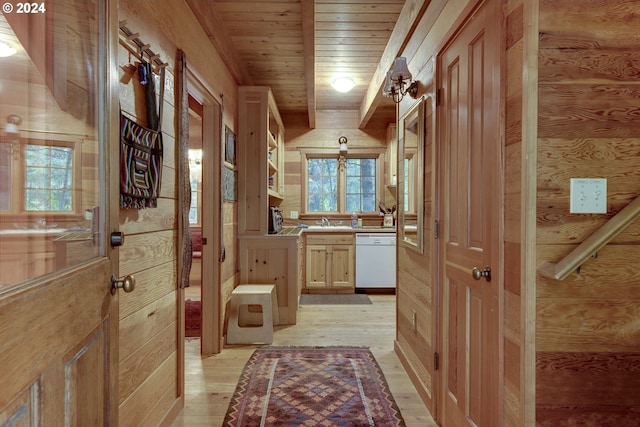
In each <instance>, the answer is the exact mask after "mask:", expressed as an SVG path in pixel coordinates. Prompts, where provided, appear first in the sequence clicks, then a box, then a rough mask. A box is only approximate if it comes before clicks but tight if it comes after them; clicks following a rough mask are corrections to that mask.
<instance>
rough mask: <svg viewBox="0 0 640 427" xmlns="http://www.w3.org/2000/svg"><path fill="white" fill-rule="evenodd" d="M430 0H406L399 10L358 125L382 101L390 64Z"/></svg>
mask: <svg viewBox="0 0 640 427" xmlns="http://www.w3.org/2000/svg"><path fill="white" fill-rule="evenodd" d="M430 3H431V0H407V1H406V2H405V4H404V6H403V7H402V11H400V16H399V17H398V20H397V22H396V25H395V27H394V28H393V31H392V33H391V37H390V38H389V42H388V43H387V46H386V47H385V49H384V53H383V54H382V58H381V59H380V63H379V64H378V67H377V68H376V72H375V74H374V75H373V78H372V79H371V83H370V84H369V87H368V88H367V93H366V95H365V97H364V98H363V100H362V104H361V105H360V112H359V120H358V126H359V127H360V128H361V129H362V128H364V127H366V125H367V123H368V122H369V120H370V119H371V117H372V116H373V114H374V113H375V111H376V108H377V107H378V105H380V102H381V101H382V86H383V85H384V81H385V78H386V76H387V71H388V70H389V69H390V68H391V64H393V61H394V60H395V59H396V58H397V56H398V54H399V53H400V52H402V50H403V49H404V47H405V46H406V44H407V42H408V40H409V39H410V38H411V35H412V34H413V31H414V30H415V29H416V26H417V25H418V23H419V22H420V19H421V18H422V16H423V15H424V13H425V11H426V10H427V7H428V6H429V4H430Z"/></svg>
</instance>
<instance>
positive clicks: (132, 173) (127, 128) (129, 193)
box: [120, 114, 162, 209]
mask: <svg viewBox="0 0 640 427" xmlns="http://www.w3.org/2000/svg"><path fill="white" fill-rule="evenodd" d="M120 161H121V165H120V207H122V208H125V209H145V208H155V207H157V201H158V195H159V193H160V180H161V172H162V133H161V132H157V131H154V130H151V129H147V128H145V127H143V126H140V125H139V124H137V123H136V122H134V121H132V120H131V119H129V118H128V117H126V116H124V115H123V114H120Z"/></svg>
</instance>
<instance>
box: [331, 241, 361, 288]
mask: <svg viewBox="0 0 640 427" xmlns="http://www.w3.org/2000/svg"><path fill="white" fill-rule="evenodd" d="M329 252H330V258H331V286H332V287H334V288H354V286H355V285H354V280H353V264H354V259H353V245H333V246H331V249H330V250H329Z"/></svg>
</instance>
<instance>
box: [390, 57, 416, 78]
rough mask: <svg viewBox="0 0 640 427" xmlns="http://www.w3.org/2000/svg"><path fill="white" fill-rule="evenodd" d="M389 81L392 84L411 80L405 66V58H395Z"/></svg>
mask: <svg viewBox="0 0 640 427" xmlns="http://www.w3.org/2000/svg"><path fill="white" fill-rule="evenodd" d="M389 77H390V79H391V80H392V81H394V82H399V81H407V80H411V73H410V72H409V67H408V66H407V58H405V57H404V56H400V57H398V58H396V61H395V62H394V63H393V69H392V70H391V75H390V76H389Z"/></svg>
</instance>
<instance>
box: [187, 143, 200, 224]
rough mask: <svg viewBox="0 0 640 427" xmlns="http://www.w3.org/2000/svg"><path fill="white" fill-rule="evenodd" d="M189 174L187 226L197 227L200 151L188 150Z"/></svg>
mask: <svg viewBox="0 0 640 427" xmlns="http://www.w3.org/2000/svg"><path fill="white" fill-rule="evenodd" d="M189 174H190V177H189V178H190V182H191V207H190V208H189V224H190V225H195V226H199V225H201V224H200V222H201V221H200V205H201V201H202V150H201V149H193V148H191V149H189Z"/></svg>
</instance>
